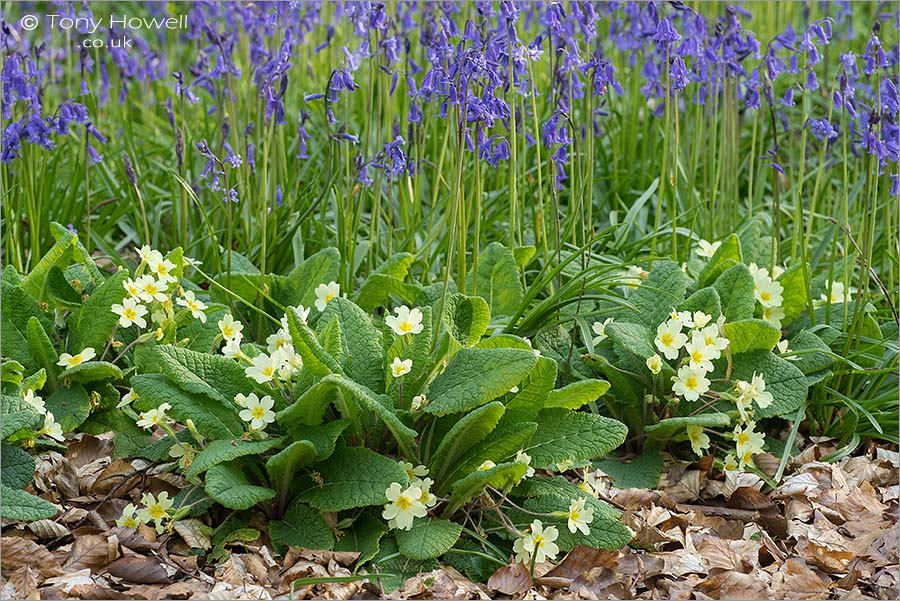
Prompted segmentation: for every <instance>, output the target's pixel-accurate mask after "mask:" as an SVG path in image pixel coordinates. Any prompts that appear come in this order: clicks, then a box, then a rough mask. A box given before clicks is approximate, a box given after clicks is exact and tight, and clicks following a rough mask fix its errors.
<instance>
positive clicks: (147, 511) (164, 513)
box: [138, 491, 175, 532]
mask: <svg viewBox="0 0 900 601" xmlns="http://www.w3.org/2000/svg"><path fill="white" fill-rule="evenodd" d="M141 503H143V504H144V508H143V509H141V510H140V511H139V512H138V518H139V519H140V520H141V522H142V523H144V524H146V523H147V522H149V521H151V520H153V523H154V524H156V531H157V532H162V530H163V525H162V523H163V520H166V519H170V518H171V517H172V516H171V515H170V514H169V510H170V509H172V507H173V506H174V505H175V500H174V499H170V498H169V493H168V492H166V491H162V492H161V493H159V496H158V497H154V496H153V495H152V494H151V493H144V496H143V497H141Z"/></svg>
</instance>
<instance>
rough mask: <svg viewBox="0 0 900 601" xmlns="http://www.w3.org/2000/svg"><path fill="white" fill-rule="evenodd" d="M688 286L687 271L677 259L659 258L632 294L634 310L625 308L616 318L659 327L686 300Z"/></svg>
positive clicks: (630, 301) (652, 327) (654, 327)
mask: <svg viewBox="0 0 900 601" xmlns="http://www.w3.org/2000/svg"><path fill="white" fill-rule="evenodd" d="M686 286H687V284H686V283H685V279H684V273H682V271H681V268H680V267H679V266H678V265H677V264H676V263H673V262H672V261H659V262H658V263H656V264H654V265H653V270H652V271H650V275H649V276H648V277H647V279H646V280H644V282H643V283H642V284H641V285H640V286H638V288H637V290H635V291H634V292H633V293H632V294H631V296H630V297H629V298H628V303H629V304H630V305H632V306H633V307H634V310H631V309H623V310H622V311H620V312H618V313H617V314H616V319H617V320H621V321H630V322H632V323H640V324H643V325H645V326H647V327H648V328H651V329H652V330H655V329H656V326H658V325H659V324H660V323H662V322H663V321H665V320H666V318H668V316H669V313H670V312H671V311H672V308H673V307H677V306H678V305H680V304H681V303H682V301H684V295H685V290H686Z"/></svg>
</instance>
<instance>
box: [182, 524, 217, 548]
mask: <svg viewBox="0 0 900 601" xmlns="http://www.w3.org/2000/svg"><path fill="white" fill-rule="evenodd" d="M207 530H208V528H207V527H206V525H205V524H204V523H203V522H201V521H200V520H198V519H195V518H191V519H186V520H178V521H177V522H175V532H177V533H178V534H179V536H181V538H182V539H184V542H185V543H187V545H188V546H189V547H192V548H194V549H203V550H207V549H209V548H210V547H211V546H212V542H211V541H210V539H209V534H207V533H206V531H207Z"/></svg>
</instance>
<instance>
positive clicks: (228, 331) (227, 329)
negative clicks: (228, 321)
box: [222, 326, 234, 338]
mask: <svg viewBox="0 0 900 601" xmlns="http://www.w3.org/2000/svg"><path fill="white" fill-rule="evenodd" d="M222 334H223V335H224V336H226V337H227V338H231V337H232V336H234V328H232V327H231V326H222Z"/></svg>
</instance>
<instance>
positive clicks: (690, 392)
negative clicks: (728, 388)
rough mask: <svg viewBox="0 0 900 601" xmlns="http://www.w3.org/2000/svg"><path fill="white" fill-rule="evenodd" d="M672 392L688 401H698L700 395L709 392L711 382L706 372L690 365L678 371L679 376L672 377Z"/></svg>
mask: <svg viewBox="0 0 900 601" xmlns="http://www.w3.org/2000/svg"><path fill="white" fill-rule="evenodd" d="M672 381H673V382H674V384H673V385H672V390H673V391H674V392H675V394H677V395H678V396H681V397H684V400H686V401H696V400H697V399H699V398H700V395H701V394H703V393H705V392H707V391H708V390H709V380H707V379H706V372H705V371H704V370H702V369H697V368H695V367H691V366H689V365H685V366H682V367H681V368H679V369H678V374H677V375H675V376H672Z"/></svg>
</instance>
